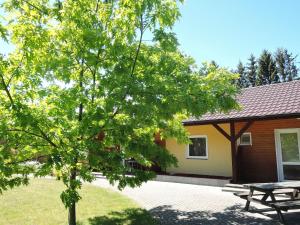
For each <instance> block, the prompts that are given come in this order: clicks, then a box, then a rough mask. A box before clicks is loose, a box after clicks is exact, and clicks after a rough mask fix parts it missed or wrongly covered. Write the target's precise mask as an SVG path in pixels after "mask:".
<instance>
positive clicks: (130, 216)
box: [89, 208, 159, 225]
mask: <svg viewBox="0 0 300 225" xmlns="http://www.w3.org/2000/svg"><path fill="white" fill-rule="evenodd" d="M89 224H90V225H125V224H126V225H127V224H128V225H157V224H159V223H158V222H157V221H156V220H155V219H153V217H152V216H151V215H150V214H149V212H147V211H146V210H144V209H135V208H130V209H126V210H124V211H121V212H111V213H109V215H108V216H98V217H94V218H90V219H89Z"/></svg>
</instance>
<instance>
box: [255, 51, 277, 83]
mask: <svg viewBox="0 0 300 225" xmlns="http://www.w3.org/2000/svg"><path fill="white" fill-rule="evenodd" d="M278 82H280V80H279V77H278V74H277V69H276V63H275V61H274V59H273V56H272V54H271V53H270V52H268V51H267V50H263V52H262V54H261V55H260V57H259V59H258V79H257V84H258V85H265V84H271V83H278Z"/></svg>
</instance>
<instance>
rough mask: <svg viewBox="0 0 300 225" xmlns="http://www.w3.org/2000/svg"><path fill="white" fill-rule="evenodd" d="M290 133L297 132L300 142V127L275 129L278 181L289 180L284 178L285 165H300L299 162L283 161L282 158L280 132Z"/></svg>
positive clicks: (299, 141)
mask: <svg viewBox="0 0 300 225" xmlns="http://www.w3.org/2000/svg"><path fill="white" fill-rule="evenodd" d="M288 133H297V135H298V144H300V128H287V129H275V130H274V134H275V148H276V161H277V178H278V181H288V180H286V179H284V172H283V166H284V165H300V163H299V162H295V163H290V162H283V160H282V150H281V142H280V134H288ZM299 151H300V150H299Z"/></svg>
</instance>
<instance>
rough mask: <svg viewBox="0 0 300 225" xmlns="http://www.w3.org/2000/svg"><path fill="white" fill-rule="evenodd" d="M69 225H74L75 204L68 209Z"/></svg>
mask: <svg viewBox="0 0 300 225" xmlns="http://www.w3.org/2000/svg"><path fill="white" fill-rule="evenodd" d="M69 225H76V203H75V202H74V203H73V204H72V205H71V206H70V207H69Z"/></svg>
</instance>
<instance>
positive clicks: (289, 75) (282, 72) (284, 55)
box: [274, 48, 298, 82]
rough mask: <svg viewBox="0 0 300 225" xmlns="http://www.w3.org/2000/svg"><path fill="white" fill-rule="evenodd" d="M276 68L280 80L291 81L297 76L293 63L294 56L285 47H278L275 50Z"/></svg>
mask: <svg viewBox="0 0 300 225" xmlns="http://www.w3.org/2000/svg"><path fill="white" fill-rule="evenodd" d="M274 55H275V60H276V66H277V70H278V73H279V76H280V80H281V81H282V82H286V81H292V80H294V79H295V78H297V76H298V68H297V66H296V64H295V60H296V58H297V57H296V56H293V54H292V53H289V52H288V50H287V49H283V48H279V49H277V51H276V52H275V54H274Z"/></svg>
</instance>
